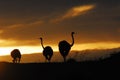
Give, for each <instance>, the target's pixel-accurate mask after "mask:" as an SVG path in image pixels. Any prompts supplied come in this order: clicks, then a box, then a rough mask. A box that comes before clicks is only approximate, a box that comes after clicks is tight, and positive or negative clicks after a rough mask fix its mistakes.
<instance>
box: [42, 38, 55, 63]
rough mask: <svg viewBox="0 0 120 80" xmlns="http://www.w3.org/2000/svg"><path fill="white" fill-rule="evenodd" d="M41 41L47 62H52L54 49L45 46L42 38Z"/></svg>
mask: <svg viewBox="0 0 120 80" xmlns="http://www.w3.org/2000/svg"><path fill="white" fill-rule="evenodd" d="M40 40H41V45H42V48H43V56H45V58H46V60H48V61H49V62H50V60H51V58H52V56H53V49H52V48H51V47H50V46H46V47H44V46H43V39H42V38H40Z"/></svg>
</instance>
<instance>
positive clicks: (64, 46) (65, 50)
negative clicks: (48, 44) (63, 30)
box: [58, 32, 74, 62]
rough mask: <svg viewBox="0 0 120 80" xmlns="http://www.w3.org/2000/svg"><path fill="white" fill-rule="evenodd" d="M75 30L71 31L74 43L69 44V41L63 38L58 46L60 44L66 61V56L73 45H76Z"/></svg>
mask: <svg viewBox="0 0 120 80" xmlns="http://www.w3.org/2000/svg"><path fill="white" fill-rule="evenodd" d="M73 34H74V32H71V36H72V44H69V43H68V42H67V41H65V40H63V41H60V42H59V44H58V46H59V51H60V54H61V55H62V56H63V58H64V62H66V56H67V55H68V53H69V51H70V49H71V47H72V46H73V45H74V37H73Z"/></svg>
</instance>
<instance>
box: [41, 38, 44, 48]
mask: <svg viewBox="0 0 120 80" xmlns="http://www.w3.org/2000/svg"><path fill="white" fill-rule="evenodd" d="M41 45H42V48H43V49H44V46H43V40H42V39H41Z"/></svg>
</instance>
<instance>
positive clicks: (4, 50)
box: [0, 43, 120, 56]
mask: <svg viewBox="0 0 120 80" xmlns="http://www.w3.org/2000/svg"><path fill="white" fill-rule="evenodd" d="M51 47H52V48H53V50H54V52H58V51H59V50H58V46H54V45H53V46H51ZM117 47H120V43H87V44H75V45H74V46H73V47H72V48H71V51H72V50H74V51H81V50H87V49H112V48H117ZM13 49H19V50H20V51H21V53H22V54H32V53H42V50H43V49H42V47H41V46H15V47H0V56H2V55H10V52H11V51H12V50H13Z"/></svg>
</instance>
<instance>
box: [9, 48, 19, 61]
mask: <svg viewBox="0 0 120 80" xmlns="http://www.w3.org/2000/svg"><path fill="white" fill-rule="evenodd" d="M11 57H12V58H13V60H12V61H13V63H20V60H21V53H20V51H19V50H18V49H14V50H12V51H11Z"/></svg>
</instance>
